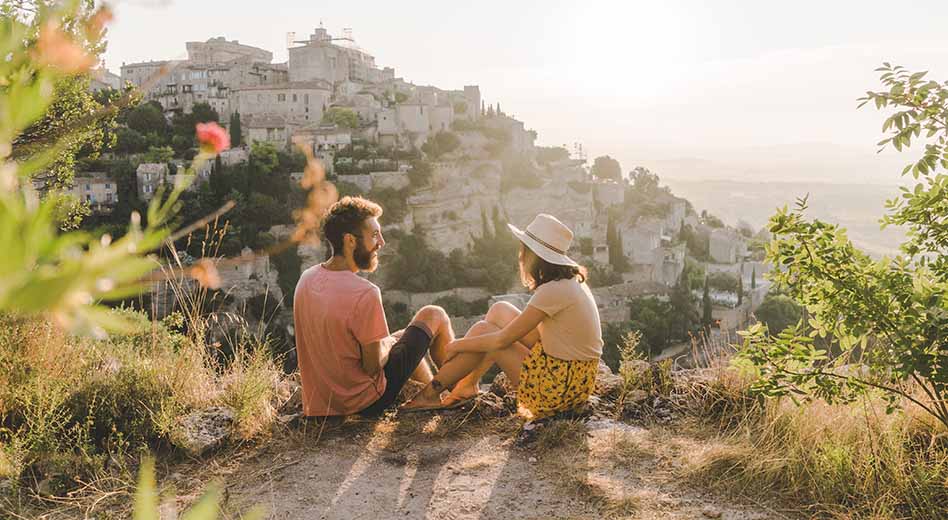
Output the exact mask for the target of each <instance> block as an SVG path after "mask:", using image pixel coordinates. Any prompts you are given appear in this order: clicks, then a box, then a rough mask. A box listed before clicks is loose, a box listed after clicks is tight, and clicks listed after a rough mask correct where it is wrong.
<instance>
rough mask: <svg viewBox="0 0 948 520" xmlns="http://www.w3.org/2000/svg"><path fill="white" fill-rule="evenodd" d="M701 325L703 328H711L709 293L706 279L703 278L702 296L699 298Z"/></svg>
mask: <svg viewBox="0 0 948 520" xmlns="http://www.w3.org/2000/svg"><path fill="white" fill-rule="evenodd" d="M701 310H702V313H701V325H702V326H704V327H710V326H711V321H712V319H713V318H712V317H711V292H710V289H709V288H708V277H705V278H704V296H702V297H701Z"/></svg>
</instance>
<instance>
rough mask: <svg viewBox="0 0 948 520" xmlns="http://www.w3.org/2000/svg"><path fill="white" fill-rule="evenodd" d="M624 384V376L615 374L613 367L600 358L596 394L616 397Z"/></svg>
mask: <svg viewBox="0 0 948 520" xmlns="http://www.w3.org/2000/svg"><path fill="white" fill-rule="evenodd" d="M622 385H623V380H622V377H621V376H618V375H616V374H613V373H612V369H611V368H609V366H608V365H606V364H605V363H604V362H603V361H602V360H601V359H600V360H599V371H598V372H597V373H596V394H597V395H601V396H603V397H615V396H616V395H617V394H618V393H619V392H620V391H621V390H622Z"/></svg>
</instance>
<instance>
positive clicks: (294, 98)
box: [293, 94, 296, 103]
mask: <svg viewBox="0 0 948 520" xmlns="http://www.w3.org/2000/svg"><path fill="white" fill-rule="evenodd" d="M293 102H294V103H296V94H293Z"/></svg>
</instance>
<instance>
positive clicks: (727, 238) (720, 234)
mask: <svg viewBox="0 0 948 520" xmlns="http://www.w3.org/2000/svg"><path fill="white" fill-rule="evenodd" d="M709 245H710V254H711V258H712V259H713V260H714V261H715V262H718V263H721V264H733V263H736V262H737V261H738V260H741V259H743V258H744V256H746V255H747V244H746V243H745V242H744V238H743V237H742V236H741V235H740V234H738V233H737V232H735V231H732V230H730V229H715V230H714V231H712V232H711V237H710V241H709Z"/></svg>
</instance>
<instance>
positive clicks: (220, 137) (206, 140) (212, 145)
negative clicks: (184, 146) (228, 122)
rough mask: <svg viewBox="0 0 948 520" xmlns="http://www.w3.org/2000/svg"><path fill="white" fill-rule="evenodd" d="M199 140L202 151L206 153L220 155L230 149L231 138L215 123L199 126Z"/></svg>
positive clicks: (200, 124)
mask: <svg viewBox="0 0 948 520" xmlns="http://www.w3.org/2000/svg"><path fill="white" fill-rule="evenodd" d="M197 140H198V142H199V143H201V151H202V152H204V153H213V154H218V153H221V152H223V151H224V150H226V149H228V148H230V136H229V135H227V132H226V131H225V130H224V129H223V128H221V125H219V124H217V123H215V122H213V121H211V122H210V123H198V124H197Z"/></svg>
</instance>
